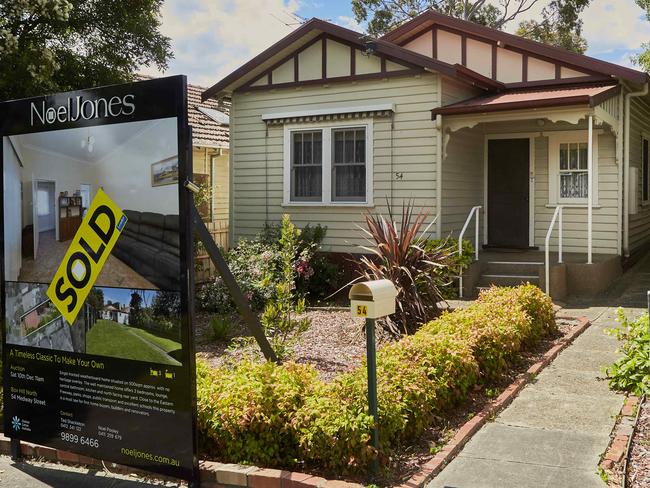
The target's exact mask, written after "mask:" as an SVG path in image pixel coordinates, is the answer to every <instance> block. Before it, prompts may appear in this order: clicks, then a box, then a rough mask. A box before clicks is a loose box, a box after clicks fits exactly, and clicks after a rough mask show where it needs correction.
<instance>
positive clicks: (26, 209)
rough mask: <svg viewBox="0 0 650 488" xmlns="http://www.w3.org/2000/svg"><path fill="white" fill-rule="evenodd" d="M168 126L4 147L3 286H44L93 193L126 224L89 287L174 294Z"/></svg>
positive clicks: (27, 137)
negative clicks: (110, 205) (112, 206)
mask: <svg viewBox="0 0 650 488" xmlns="http://www.w3.org/2000/svg"><path fill="white" fill-rule="evenodd" d="M177 137H178V136H177V123H176V119H175V118H168V119H159V120H150V121H144V122H130V123H123V124H113V125H102V126H96V127H90V128H75V129H66V130H58V131H50V132H40V133H34V134H24V135H18V136H10V137H4V138H3V153H4V154H3V164H4V166H3V167H4V182H5V194H4V226H5V228H4V230H5V279H6V280H7V281H15V282H22V283H50V282H51V281H52V278H53V277H54V275H55V273H56V271H57V269H58V268H59V266H60V265H61V261H62V259H63V257H64V256H65V253H66V251H67V249H68V247H69V246H70V243H71V242H72V239H73V237H74V236H75V234H76V232H77V230H78V229H79V227H80V225H81V222H82V220H83V218H84V216H85V214H86V212H87V210H88V208H89V206H90V204H91V202H92V201H93V198H94V196H95V195H96V193H97V192H98V190H99V189H103V191H104V192H105V193H106V195H107V196H108V197H109V198H110V199H111V200H112V201H113V202H114V203H115V204H116V205H117V206H118V207H119V208H120V209H121V210H122V211H123V212H124V214H125V215H126V217H127V218H128V221H127V223H126V226H125V228H124V229H123V231H122V233H121V235H120V237H119V238H118V240H117V243H116V245H115V247H114V248H113V250H112V253H111V255H110V256H109V257H108V260H107V261H106V263H105V265H104V267H103V268H102V271H101V273H100V275H99V277H98V279H97V282H96V285H97V286H109V287H124V288H134V289H161V290H178V289H179V276H180V247H179V218H178V214H179V210H178V147H177Z"/></svg>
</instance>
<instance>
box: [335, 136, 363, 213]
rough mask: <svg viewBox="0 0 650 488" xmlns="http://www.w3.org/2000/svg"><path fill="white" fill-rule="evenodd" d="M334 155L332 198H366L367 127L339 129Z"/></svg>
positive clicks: (346, 199) (353, 199)
mask: <svg viewBox="0 0 650 488" xmlns="http://www.w3.org/2000/svg"><path fill="white" fill-rule="evenodd" d="M332 133H333V134H334V148H333V157H332V200H333V201H348V202H350V201H360V202H362V201H364V200H365V199H366V129H365V128H363V129H337V130H335V131H332Z"/></svg>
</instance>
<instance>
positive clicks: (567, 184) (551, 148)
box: [548, 129, 603, 206]
mask: <svg viewBox="0 0 650 488" xmlns="http://www.w3.org/2000/svg"><path fill="white" fill-rule="evenodd" d="M602 132H603V131H602V130H601V129H596V130H594V137H593V147H592V150H593V173H594V174H593V185H594V187H593V195H592V203H593V204H594V205H597V204H598V138H599V136H600V134H602ZM588 137H589V136H588V132H587V131H585V130H573V131H558V132H549V133H548V166H549V188H548V191H549V204H551V205H556V204H562V205H579V206H580V205H586V203H587V195H588V193H589V172H588V170H587V168H588V161H587V156H588V148H589V146H588Z"/></svg>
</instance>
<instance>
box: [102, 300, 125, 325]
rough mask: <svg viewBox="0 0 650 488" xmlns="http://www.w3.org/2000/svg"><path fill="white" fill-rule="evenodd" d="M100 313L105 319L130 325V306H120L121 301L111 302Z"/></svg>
mask: <svg viewBox="0 0 650 488" xmlns="http://www.w3.org/2000/svg"><path fill="white" fill-rule="evenodd" d="M100 313H101V317H102V319H104V320H111V321H113V322H116V323H118V324H122V325H129V313H130V310H129V307H120V304H119V303H109V304H107V305H106V306H105V307H104V308H103V309H102V310H101V312H100Z"/></svg>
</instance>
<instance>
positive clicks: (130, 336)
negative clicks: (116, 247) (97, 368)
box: [86, 320, 180, 366]
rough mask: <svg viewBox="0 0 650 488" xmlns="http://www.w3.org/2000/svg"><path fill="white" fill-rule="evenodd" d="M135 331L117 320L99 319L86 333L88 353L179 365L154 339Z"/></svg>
mask: <svg viewBox="0 0 650 488" xmlns="http://www.w3.org/2000/svg"><path fill="white" fill-rule="evenodd" d="M133 332H134V329H131V328H130V327H127V326H125V325H121V324H118V323H117V322H113V321H111V320H98V321H97V323H95V325H94V326H93V328H92V329H90V331H88V334H87V335H86V353H87V354H95V355H99V356H110V357H116V358H122V359H133V360H136V361H147V362H151V363H159V364H170V365H174V366H178V364H179V363H178V361H176V360H175V359H173V358H171V357H170V356H168V355H167V354H164V353H162V352H161V351H160V350H159V349H158V348H156V347H155V346H154V344H153V343H152V341H149V340H148V339H145V338H144V337H142V336H140V335H137V334H134V333H133ZM170 342H173V341H170ZM177 344H178V343H177ZM156 345H157V344H156ZM178 346H179V347H180V345H178ZM158 347H160V346H158ZM179 347H175V349H178V348H179Z"/></svg>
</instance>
